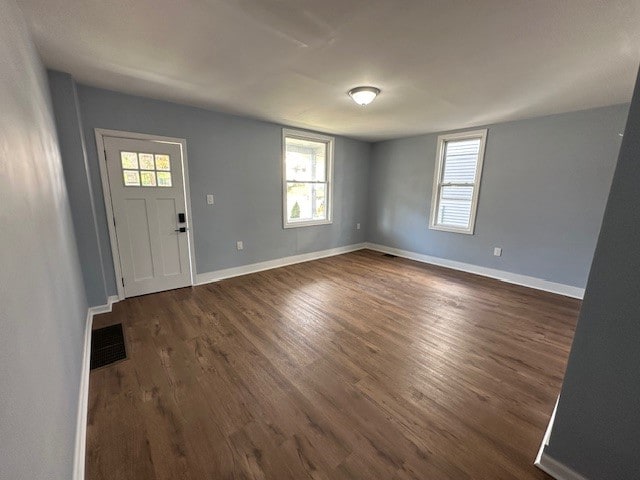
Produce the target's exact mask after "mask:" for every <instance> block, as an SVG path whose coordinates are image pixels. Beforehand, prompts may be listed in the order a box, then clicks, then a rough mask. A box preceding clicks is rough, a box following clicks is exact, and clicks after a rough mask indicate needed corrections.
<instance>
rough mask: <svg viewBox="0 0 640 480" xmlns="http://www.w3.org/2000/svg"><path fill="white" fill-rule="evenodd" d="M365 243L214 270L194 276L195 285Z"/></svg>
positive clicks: (291, 263)
mask: <svg viewBox="0 0 640 480" xmlns="http://www.w3.org/2000/svg"><path fill="white" fill-rule="evenodd" d="M366 245H367V244H366V243H354V244H352V245H345V246H344V247H336V248H330V249H329V250H320V251H318V252H310V253H301V254H299V255H292V256H290V257H283V258H276V259H274V260H267V261H265V262H258V263H252V264H250V265H241V266H239V267H233V268H225V269H223V270H215V271H213V272H207V273H198V274H197V275H196V283H195V284H196V285H204V284H207V283H212V282H218V281H220V280H224V279H227V278H233V277H239V276H241V275H248V274H250V273H257V272H263V271H264V270H271V269H272V268H279V267H286V266H287V265H293V264H296V263H302V262H309V261H311V260H318V259H320V258H326V257H333V256H335V255H342V254H343V253H349V252H355V251H356V250H362V249H363V248H366Z"/></svg>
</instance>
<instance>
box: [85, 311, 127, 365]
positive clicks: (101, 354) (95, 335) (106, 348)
mask: <svg viewBox="0 0 640 480" xmlns="http://www.w3.org/2000/svg"><path fill="white" fill-rule="evenodd" d="M125 358H127V350H126V348H125V346H124V335H123V333H122V324H121V323H118V324H116V325H110V326H108V327H104V328H98V329H97V330H94V331H93V332H91V370H93V369H94V368H100V367H104V366H105V365H110V364H112V363H114V362H117V361H118V360H123V359H125Z"/></svg>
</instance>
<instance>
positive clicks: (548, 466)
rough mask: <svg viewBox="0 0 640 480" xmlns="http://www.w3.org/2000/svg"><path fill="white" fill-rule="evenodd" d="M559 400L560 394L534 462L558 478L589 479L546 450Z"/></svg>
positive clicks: (563, 479)
mask: <svg viewBox="0 0 640 480" xmlns="http://www.w3.org/2000/svg"><path fill="white" fill-rule="evenodd" d="M559 401H560V397H559V396H558V399H557V400H556V405H555V407H553V413H552V414H551V418H550V419H549V425H547V430H546V431H545V432H544V437H543V438H542V443H541V444H540V449H539V450H538V455H537V456H536V459H535V461H534V462H533V464H534V465H535V466H536V467H538V468H539V469H540V470H542V471H543V472H545V473H547V474H549V475H551V476H552V477H553V478H555V479H556V480H587V478H586V477H584V476H582V475H580V474H579V473H578V472H576V471H574V470H572V469H570V468H569V467H567V466H566V465H565V464H563V463H561V462H559V461H558V460H556V459H555V458H553V457H551V456H549V454H548V453H545V452H544V450H545V448H547V445H549V438H550V437H551V430H553V423H554V422H555V420H556V411H557V410H558V402H559Z"/></svg>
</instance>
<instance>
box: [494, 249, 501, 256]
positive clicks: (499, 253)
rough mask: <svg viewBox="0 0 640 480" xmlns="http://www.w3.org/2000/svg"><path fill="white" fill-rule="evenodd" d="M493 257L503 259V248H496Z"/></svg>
mask: <svg viewBox="0 0 640 480" xmlns="http://www.w3.org/2000/svg"><path fill="white" fill-rule="evenodd" d="M493 256H494V257H501V256H502V248H500V247H495V248H494V249H493Z"/></svg>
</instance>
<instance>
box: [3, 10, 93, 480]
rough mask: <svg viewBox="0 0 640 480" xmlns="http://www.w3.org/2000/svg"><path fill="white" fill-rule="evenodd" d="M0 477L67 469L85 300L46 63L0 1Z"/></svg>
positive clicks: (59, 475)
mask: <svg viewBox="0 0 640 480" xmlns="http://www.w3.org/2000/svg"><path fill="white" fill-rule="evenodd" d="M0 181H1V182H2V188H0V225H1V226H2V232H1V233H0V265H1V269H0V442H1V446H0V452H1V453H0V478H2V479H30V480H38V479H69V478H71V476H72V470H73V454H74V445H75V438H74V437H75V429H76V420H77V413H78V396H79V391H80V372H81V365H82V348H83V338H84V327H85V318H86V314H87V304H86V300H85V296H84V288H83V286H82V276H81V273H80V267H79V262H78V257H77V253H76V244H75V239H74V235H73V226H72V221H71V215H70V211H69V204H68V200H67V191H66V188H65V183H64V178H63V172H62V164H61V160H60V154H59V151H58V142H57V139H56V131H55V127H54V121H53V116H52V112H51V108H50V101H49V91H48V88H47V83H46V77H45V72H44V69H43V68H42V66H41V64H40V61H39V59H38V57H37V55H36V52H35V49H34V48H33V45H32V44H31V41H30V39H29V36H28V33H27V30H26V26H25V25H24V23H23V20H22V17H21V14H20V12H19V10H18V8H17V6H16V5H15V3H14V2H13V0H2V1H0Z"/></svg>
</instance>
